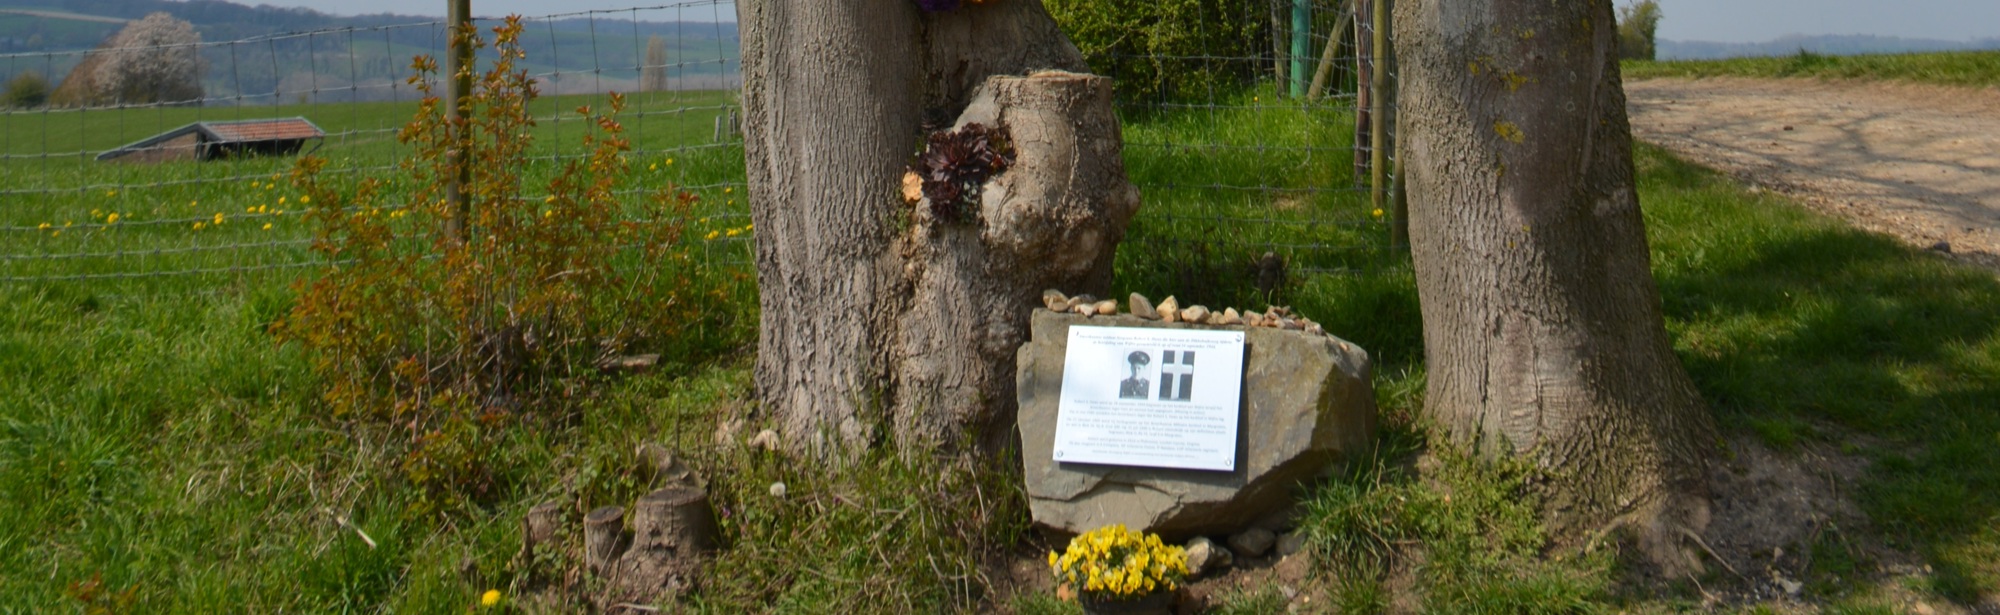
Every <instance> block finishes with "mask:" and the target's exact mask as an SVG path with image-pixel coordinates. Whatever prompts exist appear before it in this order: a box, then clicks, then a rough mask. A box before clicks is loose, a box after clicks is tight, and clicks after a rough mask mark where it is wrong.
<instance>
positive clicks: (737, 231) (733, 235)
mask: <svg viewBox="0 0 2000 615" xmlns="http://www.w3.org/2000/svg"><path fill="white" fill-rule="evenodd" d="M740 232H742V231H739V230H736V229H729V233H728V235H729V236H730V237H735V236H736V234H737V233H740Z"/></svg>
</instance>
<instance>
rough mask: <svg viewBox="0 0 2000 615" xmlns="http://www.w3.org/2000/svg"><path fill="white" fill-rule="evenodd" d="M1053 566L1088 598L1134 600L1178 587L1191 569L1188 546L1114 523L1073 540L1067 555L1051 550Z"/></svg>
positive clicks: (1059, 577)
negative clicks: (1170, 542)
mask: <svg viewBox="0 0 2000 615" xmlns="http://www.w3.org/2000/svg"><path fill="white" fill-rule="evenodd" d="M1049 569H1050V572H1052V573H1054V574H1055V577H1056V582H1057V583H1061V584H1064V585H1068V586H1069V587H1070V588H1071V589H1073V590H1075V591H1076V592H1078V594H1079V595H1080V596H1083V597H1084V598H1096V599H1100V600H1105V599H1108V600H1133V599H1138V598H1141V597H1144V596H1148V595H1151V594H1153V593H1154V592H1170V591H1173V590H1175V589H1176V588H1178V587H1179V586H1180V582H1181V581H1182V580H1185V579H1186V578H1187V574H1188V570H1187V551H1186V550H1184V549H1182V548H1181V547H1179V546H1175V545H1169V544H1165V543H1162V542H1160V536H1159V535H1158V534H1148V533H1145V532H1134V531H1132V530H1129V529H1126V528H1125V526H1124V524H1117V525H1108V526H1105V527H1100V528H1097V529H1094V530H1091V531H1088V532H1084V533H1083V534H1082V535H1080V536H1077V537H1076V538H1074V539H1071V540H1070V541H1069V547H1068V548H1067V549H1065V550H1064V551H1063V553H1061V554H1057V553H1056V552H1054V551H1050V552H1049Z"/></svg>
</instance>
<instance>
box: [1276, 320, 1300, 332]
mask: <svg viewBox="0 0 2000 615" xmlns="http://www.w3.org/2000/svg"><path fill="white" fill-rule="evenodd" d="M1278 328H1280V329H1284V330H1286V331H1299V330H1302V329H1305V328H1306V327H1305V325H1301V324H1299V321H1296V320H1292V319H1290V318H1279V319H1278Z"/></svg>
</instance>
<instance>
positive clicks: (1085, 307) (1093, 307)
mask: <svg viewBox="0 0 2000 615" xmlns="http://www.w3.org/2000/svg"><path fill="white" fill-rule="evenodd" d="M1076 313H1078V314H1082V315H1084V316H1086V317H1088V316H1091V315H1093V314H1096V313H1097V304H1096V303H1079V304H1076Z"/></svg>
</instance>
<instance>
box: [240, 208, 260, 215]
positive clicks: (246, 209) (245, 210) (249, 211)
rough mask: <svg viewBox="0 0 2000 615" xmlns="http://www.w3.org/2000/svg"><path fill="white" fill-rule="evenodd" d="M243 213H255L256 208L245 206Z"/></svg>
mask: <svg viewBox="0 0 2000 615" xmlns="http://www.w3.org/2000/svg"><path fill="white" fill-rule="evenodd" d="M243 213H246V214H254V213H257V208H255V207H245V208H243Z"/></svg>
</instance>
